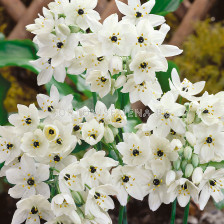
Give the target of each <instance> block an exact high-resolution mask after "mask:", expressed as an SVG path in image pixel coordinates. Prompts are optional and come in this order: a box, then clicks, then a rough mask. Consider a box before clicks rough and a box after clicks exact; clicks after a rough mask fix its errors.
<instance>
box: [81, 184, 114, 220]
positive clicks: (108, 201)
mask: <svg viewBox="0 0 224 224" xmlns="http://www.w3.org/2000/svg"><path fill="white" fill-rule="evenodd" d="M116 194H117V191H116V189H115V188H114V186H112V185H109V184H106V185H101V186H99V187H96V188H92V189H91V190H89V194H88V197H87V200H86V204H85V214H86V215H94V216H95V217H100V218H102V219H105V223H108V222H109V221H110V219H109V220H108V216H107V215H105V213H104V212H102V211H106V212H107V211H108V210H109V209H114V202H113V200H112V198H111V197H110V196H109V195H116Z"/></svg>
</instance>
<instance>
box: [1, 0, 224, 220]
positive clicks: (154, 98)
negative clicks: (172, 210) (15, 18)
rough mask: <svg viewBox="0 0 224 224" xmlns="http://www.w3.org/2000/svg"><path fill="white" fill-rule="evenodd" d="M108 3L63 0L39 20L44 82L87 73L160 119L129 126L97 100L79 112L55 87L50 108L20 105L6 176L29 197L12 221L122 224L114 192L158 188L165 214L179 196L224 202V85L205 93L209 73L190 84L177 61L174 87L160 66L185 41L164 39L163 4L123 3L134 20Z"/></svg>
mask: <svg viewBox="0 0 224 224" xmlns="http://www.w3.org/2000/svg"><path fill="white" fill-rule="evenodd" d="M96 4H97V1H96V0H85V1H83V0H70V1H69V0H55V1H54V2H52V3H50V4H49V9H46V8H44V9H43V14H44V16H40V17H39V18H38V19H36V20H35V24H32V25H29V26H27V28H28V30H30V31H32V32H33V33H34V34H36V37H35V38H34V41H35V43H37V45H38V47H39V51H38V56H40V59H38V60H37V61H35V62H33V64H34V65H35V66H37V67H38V68H39V69H40V70H41V71H40V74H39V76H38V83H39V84H40V85H41V84H45V83H47V82H49V81H50V79H51V77H52V75H53V76H54V78H55V79H56V80H57V81H59V82H63V81H64V79H65V76H66V73H67V72H68V73H69V74H73V75H81V76H82V77H84V78H85V80H86V84H90V85H91V91H92V92H97V93H98V94H99V96H100V97H104V96H105V95H107V94H108V93H109V92H111V93H113V92H114V91H115V90H116V89H119V94H123V93H129V96H130V101H131V103H133V102H136V101H139V100H140V101H142V102H143V103H144V104H145V105H147V106H148V107H149V108H150V116H149V117H148V119H147V122H146V123H143V124H140V125H137V126H136V127H135V130H136V131H133V132H131V133H126V132H125V133H123V131H124V128H125V127H126V126H127V124H128V117H126V114H125V112H124V111H123V110H121V109H116V108H115V106H114V105H113V104H112V105H111V106H110V107H109V108H107V107H106V105H105V104H104V103H103V102H101V101H97V102H95V99H94V102H95V104H94V111H91V110H90V109H89V108H88V107H86V106H84V107H82V108H79V109H77V110H74V108H73V105H72V100H73V96H72V95H67V96H64V97H60V93H59V91H58V89H57V88H56V87H55V86H54V85H52V86H51V90H50V96H47V95H43V94H39V95H37V102H38V105H39V107H38V108H37V107H36V106H35V105H34V104H31V105H30V106H28V107H27V106H24V105H18V113H17V114H12V115H10V116H9V122H10V124H11V125H10V126H0V136H1V137H0V163H4V166H3V168H2V169H1V171H0V176H1V177H4V176H6V178H7V180H8V182H9V183H10V184H12V185H13V186H12V187H11V188H10V189H9V194H10V195H11V196H12V197H13V198H17V199H21V200H20V201H19V202H18V203H17V210H16V212H15V214H14V217H13V220H12V224H21V223H23V222H24V221H26V223H40V220H45V221H46V223H47V224H59V223H60V224H62V223H64V224H81V223H82V224H111V223H112V220H111V218H110V216H109V215H108V210H110V209H114V202H113V200H112V197H113V196H115V197H116V198H117V199H118V201H119V202H120V204H121V206H126V205H127V203H128V201H129V199H130V197H132V198H134V199H137V200H143V198H144V197H146V196H147V197H148V203H149V208H150V209H151V210H153V211H155V210H157V209H158V208H159V207H160V205H161V204H162V203H165V204H169V203H171V202H173V201H174V200H176V199H177V201H178V203H179V204H180V206H182V207H185V206H186V205H187V204H188V203H189V201H190V200H191V199H192V200H194V202H195V203H198V204H199V206H200V208H201V209H204V207H205V205H206V203H207V202H208V200H209V198H210V196H211V197H213V199H214V200H215V201H216V202H219V201H221V200H223V199H224V196H223V193H222V189H224V186H223V185H224V169H223V168H219V169H216V168H215V165H214V164H215V163H219V162H221V161H223V160H224V144H223V139H224V132H223V130H224V92H219V93H217V94H215V95H209V94H208V93H207V92H205V93H204V94H201V93H202V91H203V89H204V86H205V82H203V81H202V82H197V83H194V84H193V83H191V82H190V81H189V80H187V79H184V80H183V81H182V82H181V81H180V78H179V75H178V73H177V71H176V69H173V70H172V74H171V79H170V80H169V86H170V91H168V92H166V93H164V94H163V92H162V90H161V86H160V84H159V82H158V80H157V78H156V72H160V71H167V68H168V65H167V60H166V57H169V56H174V55H177V54H180V53H181V50H179V49H178V48H177V47H175V46H169V45H163V41H164V39H165V36H166V34H167V32H168V31H169V26H168V25H166V24H165V19H164V17H162V16H158V15H152V14H149V13H150V11H151V9H152V8H153V6H154V4H155V1H154V0H150V1H148V2H147V3H145V4H143V5H141V4H140V1H139V0H135V1H134V0H129V1H128V5H126V4H124V3H122V2H120V1H118V0H117V1H116V4H117V6H118V8H119V10H120V11H121V13H122V14H124V17H123V19H122V21H118V16H117V15H116V14H113V15H111V16H109V17H108V18H107V19H106V20H105V21H104V23H103V24H101V23H100V22H99V20H100V16H99V14H98V13H97V12H96V11H94V8H95V7H96ZM157 26H160V28H157ZM155 27H156V28H155ZM121 87H123V88H121ZM198 94H200V96H199V95H198ZM183 99H184V102H185V103H184V104H181V103H182V100H183ZM84 150H86V151H84ZM122 215H123V214H122Z"/></svg>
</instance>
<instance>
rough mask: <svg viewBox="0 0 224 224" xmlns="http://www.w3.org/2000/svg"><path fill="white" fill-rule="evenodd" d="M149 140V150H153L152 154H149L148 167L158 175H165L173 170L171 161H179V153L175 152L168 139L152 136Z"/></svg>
mask: <svg viewBox="0 0 224 224" xmlns="http://www.w3.org/2000/svg"><path fill="white" fill-rule="evenodd" d="M149 140H150V145H149V146H148V150H151V153H150V154H149V158H148V163H147V167H149V168H151V170H152V171H154V172H157V174H160V175H163V174H164V173H165V172H167V171H169V170H170V169H171V161H175V160H177V159H178V153H177V151H174V150H173V148H172V145H171V144H170V142H169V141H168V140H167V139H166V138H163V137H161V136H156V135H155V134H152V135H151V136H150V137H149Z"/></svg>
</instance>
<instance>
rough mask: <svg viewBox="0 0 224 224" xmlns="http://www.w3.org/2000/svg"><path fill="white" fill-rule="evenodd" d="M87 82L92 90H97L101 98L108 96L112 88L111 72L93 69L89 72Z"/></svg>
mask: <svg viewBox="0 0 224 224" xmlns="http://www.w3.org/2000/svg"><path fill="white" fill-rule="evenodd" d="M86 84H90V85H91V91H92V92H97V93H98V94H99V96H100V97H101V98H103V97H104V96H106V95H107V94H108V93H109V92H110V90H111V77H110V75H109V73H103V72H102V71H98V70H93V71H90V72H88V75H87V77H86Z"/></svg>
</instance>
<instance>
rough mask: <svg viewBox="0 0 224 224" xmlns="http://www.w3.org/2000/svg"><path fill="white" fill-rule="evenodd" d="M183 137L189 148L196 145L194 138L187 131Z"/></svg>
mask: <svg viewBox="0 0 224 224" xmlns="http://www.w3.org/2000/svg"><path fill="white" fill-rule="evenodd" d="M185 137H186V139H187V141H188V142H189V144H190V145H191V146H194V145H195V144H196V137H195V136H194V135H193V133H191V132H189V131H187V132H186V133H185Z"/></svg>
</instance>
